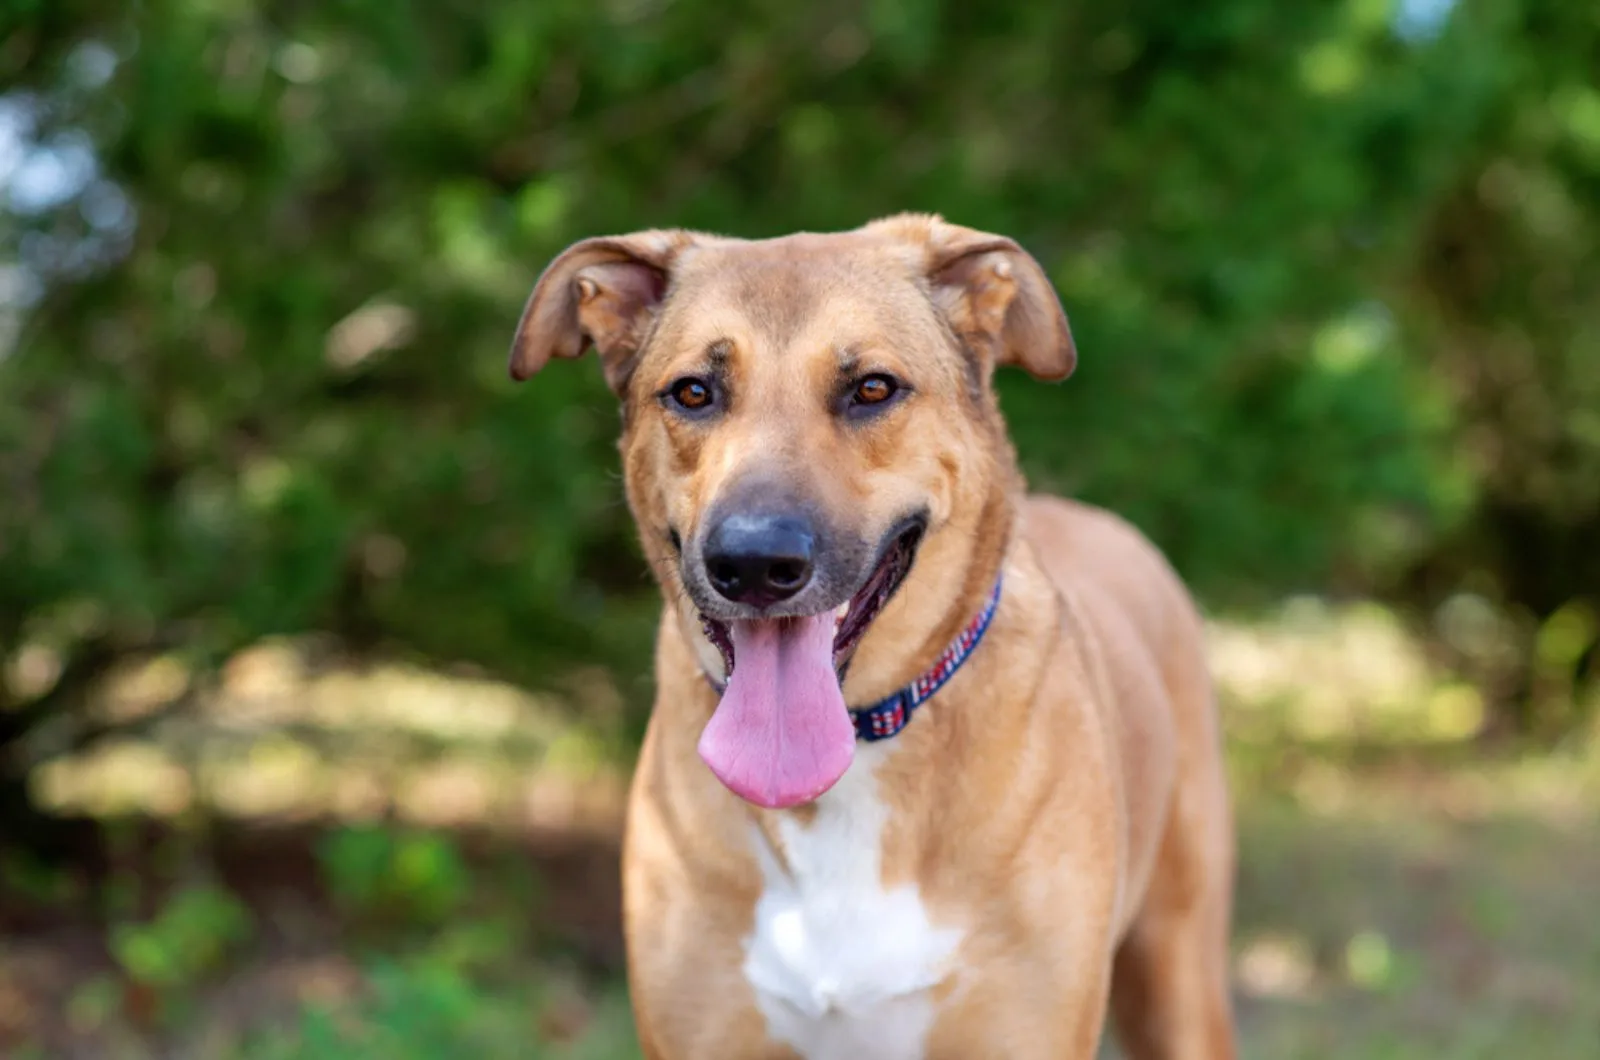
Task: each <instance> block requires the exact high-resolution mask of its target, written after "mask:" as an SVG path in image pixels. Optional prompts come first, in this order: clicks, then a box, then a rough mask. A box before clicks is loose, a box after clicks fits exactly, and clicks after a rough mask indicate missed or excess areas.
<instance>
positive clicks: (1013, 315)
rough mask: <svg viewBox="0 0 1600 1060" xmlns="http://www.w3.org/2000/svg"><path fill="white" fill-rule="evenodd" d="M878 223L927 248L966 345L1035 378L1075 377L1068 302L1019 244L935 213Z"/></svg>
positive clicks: (932, 279)
mask: <svg viewBox="0 0 1600 1060" xmlns="http://www.w3.org/2000/svg"><path fill="white" fill-rule="evenodd" d="M877 225H879V226H883V227H884V228H885V229H886V230H888V231H890V232H892V233H894V234H896V235H898V236H899V237H900V238H902V239H910V240H912V241H914V242H918V243H921V244H922V245H923V247H924V248H925V254H926V258H925V267H926V269H927V277H928V282H929V283H930V284H931V285H932V287H933V292H934V296H935V298H936V299H937V300H938V302H939V305H940V308H942V309H943V310H944V313H945V316H946V317H947V318H948V319H949V321H950V326H951V327H952V328H954V329H955V332H956V334H957V335H959V336H960V337H961V339H962V341H964V342H966V343H967V344H968V345H969V346H971V347H973V348H975V349H978V350H987V351H988V352H989V354H990V356H991V357H992V359H993V363H994V364H996V365H1017V366H1018V367H1020V368H1024V369H1026V370H1027V371H1028V372H1029V373H1030V374H1031V375H1033V376H1034V378H1036V379H1044V380H1049V381H1055V380H1060V379H1065V378H1066V377H1067V376H1069V375H1071V374H1072V370H1073V368H1075V367H1076V366H1077V363H1078V352H1077V348H1076V347H1075V346H1074V345H1073V343H1072V330H1071V328H1069V327H1068V326H1067V315H1066V313H1065V312H1064V311H1063V310H1062V308H1061V299H1060V297H1059V296H1057V294H1056V290H1055V287H1054V286H1052V285H1051V283H1050V278H1049V277H1048V276H1046V275H1045V272H1044V269H1043V268H1042V267H1040V265H1039V263H1038V261H1036V260H1034V257H1033V255H1031V254H1029V253H1028V252H1027V251H1025V250H1023V249H1022V247H1020V246H1018V245H1017V243H1016V241H1015V240H1012V239H1007V238H1006V237H1005V236H997V235H991V234H989V233H987V232H979V231H977V230H975V229H972V228H963V227H961V226H960V225H953V224H949V223H947V222H946V221H945V220H944V219H943V218H941V217H938V216H934V215H928V214H902V215H900V216H898V217H891V218H887V219H885V220H883V221H879V222H877Z"/></svg>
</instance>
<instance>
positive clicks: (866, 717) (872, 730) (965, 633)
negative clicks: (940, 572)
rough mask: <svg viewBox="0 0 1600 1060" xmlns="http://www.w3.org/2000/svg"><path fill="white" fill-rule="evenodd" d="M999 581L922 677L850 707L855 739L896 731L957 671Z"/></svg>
mask: <svg viewBox="0 0 1600 1060" xmlns="http://www.w3.org/2000/svg"><path fill="white" fill-rule="evenodd" d="M1000 583H1001V579H999V578H996V579H995V582H994V590H993V591H992V592H991V593H990V594H989V599H988V601H987V602H986V603H985V604H984V605H983V610H982V611H980V612H978V617H977V618H974V619H973V620H972V621H971V622H969V623H968V624H967V627H966V628H965V629H963V630H962V631H961V632H960V634H958V635H957V636H956V639H955V640H953V641H951V642H950V645H949V647H947V648H945V650H944V651H943V652H942V653H941V654H940V656H939V658H938V660H937V661H936V662H935V663H934V664H933V666H932V667H930V668H929V669H928V670H927V671H926V672H924V673H923V675H922V676H921V677H918V678H917V679H916V680H915V681H912V682H911V683H910V684H909V685H906V686H905V687H904V688H902V689H900V691H898V692H896V693H895V694H894V695H892V696H889V697H887V698H886V699H880V700H879V701H878V702H876V703H874V704H873V705H872V706H870V707H861V708H859V709H852V710H851V711H850V720H851V721H852V722H854V723H855V727H856V739H858V740H863V741H865V742H867V743H874V742H876V741H878V740H887V739H889V738H890V737H891V736H895V735H897V734H898V733H899V732H900V730H901V729H903V728H905V727H906V725H907V724H908V723H909V722H910V721H911V715H912V712H913V711H915V710H916V709H917V708H918V707H919V706H921V705H922V704H924V703H926V702H927V701H928V700H929V699H931V698H932V697H933V694H934V693H935V692H937V691H939V689H941V688H943V687H944V686H945V683H946V682H947V681H949V680H950V678H952V677H954V676H955V675H956V671H957V670H959V669H961V666H962V664H963V663H965V662H966V661H967V660H968V659H969V658H971V657H972V653H973V652H974V651H976V650H977V648H978V644H979V643H980V642H981V641H982V640H983V635H984V634H985V633H987V632H988V631H989V623H990V622H992V621H994V613H995V611H996V610H998V609H999V607H1000ZM706 680H707V681H708V682H710V684H711V687H712V688H713V689H714V690H716V691H717V692H718V693H719V694H720V693H721V692H722V690H723V686H722V685H719V684H718V683H717V682H716V681H714V680H712V678H711V676H710V675H709V674H708V675H706Z"/></svg>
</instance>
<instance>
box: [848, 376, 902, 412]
mask: <svg viewBox="0 0 1600 1060" xmlns="http://www.w3.org/2000/svg"><path fill="white" fill-rule="evenodd" d="M894 392H895V385H894V382H893V381H892V380H890V379H889V378H887V377H886V376H881V375H869V376H867V377H866V378H865V379H863V380H861V382H859V383H857V384H856V389H855V391H854V393H852V394H851V395H850V397H851V399H852V400H853V401H854V402H855V403H856V404H857V405H877V404H879V403H881V402H884V401H888V400H889V399H890V398H892V397H894Z"/></svg>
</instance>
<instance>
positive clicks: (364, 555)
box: [0, 0, 1600, 812]
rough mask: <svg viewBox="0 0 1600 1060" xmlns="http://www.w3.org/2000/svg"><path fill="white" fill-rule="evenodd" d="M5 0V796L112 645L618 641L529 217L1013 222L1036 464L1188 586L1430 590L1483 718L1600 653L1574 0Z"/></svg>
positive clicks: (476, 652)
mask: <svg viewBox="0 0 1600 1060" xmlns="http://www.w3.org/2000/svg"><path fill="white" fill-rule="evenodd" d="M4 12H5V13H4V16H3V21H0V84H3V85H4V86H5V89H4V92H3V94H0V124H3V126H4V128H5V129H6V130H7V132H6V137H7V143H8V144H9V146H7V147H6V151H7V152H9V153H8V154H6V155H5V156H4V158H5V161H4V163H3V165H4V168H3V169H0V173H3V174H4V175H5V176H4V189H5V190H4V198H3V199H0V240H3V243H0V246H3V247H4V248H5V249H4V252H3V253H0V280H3V287H0V324H3V325H4V326H5V331H6V333H5V335H4V348H3V351H0V356H3V358H4V359H3V362H0V387H3V392H4V395H5V400H4V402H3V404H0V490H3V493H0V649H3V651H4V653H5V655H6V656H7V657H8V658H9V660H10V669H9V674H10V677H9V679H8V681H7V683H6V684H5V685H4V686H3V687H0V768H3V769H4V771H5V780H6V784H7V791H8V792H9V794H8V798H9V799H10V804H11V812H21V811H20V809H19V807H24V806H25V804H26V796H25V794H24V793H23V790H22V787H21V785H22V783H23V780H24V778H25V777H26V775H27V773H28V771H29V770H30V769H32V768H33V767H34V765H35V764H36V763H37V762H38V761H39V760H41V759H42V758H47V757H49V756H51V755H53V754H57V753H60V752H61V751H62V750H64V749H69V748H72V747H75V746H80V745H81V744H83V743H85V742H87V741H90V740H93V739H95V738H97V737H98V736H99V735H101V734H102V733H103V731H104V726H103V725H100V724H98V723H96V722H95V721H94V720H93V719H92V718H91V717H90V715H89V712H87V711H85V710H84V709H83V705H84V703H85V702H87V700H88V698H90V697H91V696H92V693H93V690H94V689H95V688H96V687H97V685H98V682H99V681H101V680H102V679H103V678H104V677H105V676H106V674H108V673H109V672H110V671H111V669H112V668H113V667H114V666H115V665H117V663H118V662H119V661H121V660H125V659H127V658H129V657H138V656H143V655H149V654H154V653H159V652H169V651H176V652H178V653H180V654H181V655H182V657H183V658H184V659H185V660H186V661H187V662H188V663H189V664H190V665H191V667H192V669H191V671H190V672H191V674H192V675H193V676H192V679H191V680H189V681H188V682H187V683H186V684H184V685H183V689H182V692H181V693H180V694H179V695H178V696H177V698H176V701H175V702H176V705H177V706H178V707H179V708H181V706H182V705H183V703H184V701H185V697H186V696H193V695H194V694H197V690H198V689H201V688H203V687H204V685H205V682H206V680H207V679H208V678H207V675H208V674H209V673H210V672H211V671H212V668H213V667H214V665H215V664H216V663H218V662H219V661H220V660H222V659H223V658H225V657H227V656H228V655H229V654H230V653H231V652H233V651H235V650H236V649H238V648H239V647H241V646H243V645H246V644H249V643H251V642H254V641H256V640H258V639H260V638H262V637H264V636H267V635H273V634H307V633H317V634H322V635H325V636H326V637H327V638H328V639H329V640H330V642H331V643H333V644H336V645H337V646H339V647H340V648H341V649H344V650H350V651H356V652H380V651H381V652H383V653H387V654H400V655H404V656H409V657H412V658H415V659H418V660H421V661H424V662H435V663H450V664H455V663H470V664H473V665H475V666H477V667H480V668H483V669H485V670H488V671H490V672H492V673H495V674H498V675H502V676H506V677H509V678H512V679H514V680H516V681H519V682H523V683H528V684H541V683H549V682H553V681H556V680H558V679H559V678H560V676H561V675H562V674H563V673H565V672H567V671H568V670H570V669H571V667H572V666H574V665H577V664H588V663H599V664H603V665H606V666H609V667H612V668H614V669H616V670H617V672H619V673H622V674H624V675H625V676H626V675H635V676H636V675H641V674H642V673H643V670H644V661H645V658H646V654H645V646H646V645H647V643H648V638H649V635H650V631H651V628H652V625H651V623H652V614H653V610H654V607H655V604H654V599H653V591H652V589H651V588H650V585H649V583H648V581H647V579H646V577H645V574H644V571H643V567H642V564H641V563H640V561H639V559H638V556H637V552H636V548H635V544H634V541H633V536H632V535H633V531H632V528H631V526H630V524H629V521H628V518H627V515H626V512H625V510H624V508H623V506H622V503H621V494H620V486H619V483H618V481H617V477H616V471H615V455H614V447H613V438H614V432H615V427H616V418H615V412H614V409H613V407H612V404H611V401H610V400H609V398H608V396H607V394H606V393H605V391H604V388H603V386H602V384H601V382H600V376H599V372H598V369H597V367H596V366H595V365H594V364H581V365H577V366H561V367H558V368H557V369H555V370H552V371H550V372H548V373H546V374H545V375H543V376H541V377H540V378H539V379H538V380H537V381H536V382H535V383H533V384H532V385H529V386H527V387H525V388H522V389H516V388H514V387H513V386H512V385H511V384H510V383H509V382H508V380H507V379H506V375H505V369H504V361H505V353H506V347H507V343H508V340H509V338H510V334H511V330H512V327H513V325H514V323H515V320H516V316H517V313H518V310H519V308H520V303H521V300H522V299H523V298H524V297H525V296H526V294H527V292H528V290H529V288H530V286H531V284H532V282H533V279H534V277H535V276H536V275H537V273H538V270H539V269H540V268H541V267H542V266H543V264H544V263H545V262H546V261H547V260H548V259H549V258H550V257H551V256H552V255H553V254H555V253H556V252H557V251H559V249H560V248H561V247H562V246H564V245H565V244H566V243H568V242H569V241H571V240H573V239H577V238H580V237H583V236H586V235H590V234H596V233H604V232H617V231H625V230H629V229H632V228H637V227H644V226H660V225H686V226H693V227H700V228H707V229H713V230H718V231H724V232H730V233H735V234H739V235H745V236H766V235H773V234H777V233H781V232H785V231H789V230H792V229H796V228H813V229H817V228H832V227H842V226H852V225H855V224H858V223H860V222H862V221H865V220H867V219H869V218H871V217H873V216H876V215H879V214H883V213H887V212H891V211H896V210H901V209H925V210H936V211H939V212H942V213H943V214H945V215H946V216H948V217H949V218H951V219H953V220H956V221H958V222H960V223H963V224H967V225H972V226H975V227H979V228H987V229H991V230H996V231H1002V232H1006V233H1009V234H1012V235H1014V236H1016V237H1017V238H1018V239H1020V240H1021V241H1022V242H1023V243H1024V244H1025V245H1026V246H1027V247H1028V248H1029V249H1031V250H1032V251H1033V252H1034V253H1035V254H1036V255H1037V256H1038V257H1039V258H1040V260H1041V261H1042V262H1043V263H1044V265H1045V267H1046V269H1047V270H1048V271H1049V273H1050V275H1051V276H1052V277H1053V278H1054V280H1055V282H1056V284H1057V286H1058V288H1059V290H1060V292H1061V295H1062V297H1063V299H1064V301H1065V304H1066V306H1067V308H1068V312H1069V315H1070V317H1071V319H1072V322H1073V325H1074V329H1075V332H1076V335H1077V339H1078V343H1079V347H1080V351H1081V365H1082V367H1081V370H1080V372H1079V373H1078V375H1077V376H1076V377H1075V378H1074V379H1073V380H1072V381H1070V382H1069V383H1068V384H1066V385H1065V386H1062V387H1060V388H1049V387H1042V386H1039V385H1037V384H1034V383H1032V382H1029V381H1027V380H1021V379H1007V380H1005V381H1004V382H1003V384H1002V388H1003V391H1004V402H1005V405H1006V409H1007V411H1008V413H1009V415H1010V419H1011V423H1012V425H1013V429H1014V433H1015V435H1016V438H1017V441H1018V443H1019V446H1020V449H1021V451H1022V454H1023V457H1024V461H1025V463H1026V465H1027V468H1028V470H1029V471H1030V473H1031V474H1032V477H1033V480H1034V482H1035V483H1036V484H1038V485H1039V486H1041V487H1048V488H1054V489H1060V490H1065V491H1069V492H1072V493H1075V494H1078V495H1080V496H1083V497H1085V498H1088V499H1091V500H1095V501H1099V502H1103V503H1106V504H1109V505H1112V506H1114V507H1116V508H1118V509H1119V510H1121V511H1123V512H1125V513H1126V514H1128V515H1129V516H1130V517H1131V518H1133V519H1134V520H1135V521H1136V522H1137V523H1139V524H1140V525H1141V526H1143V527H1144V528H1145V529H1146V530H1148V531H1149V532H1150V533H1151V534H1152V535H1153V536H1154V537H1155V538H1156V539H1157V540H1158V541H1159V542H1160V543H1161V544H1162V545H1163V546H1164V547H1165V548H1166V549H1167V550H1168V551H1169V553H1170V554H1171V555H1172V556H1173V558H1174V559H1175V561H1176V563H1177V564H1178V566H1179V567H1180V568H1181V570H1182V572H1183V573H1184V574H1185V575H1186V576H1187V577H1188V578H1189V579H1191V581H1192V582H1193V584H1194V585H1195V586H1196V587H1197V589H1198V590H1199V591H1200V593H1201V594H1202V596H1203V598H1204V600H1205V602H1206V603H1207V605H1208V606H1210V607H1212V608H1214V609H1221V608H1230V607H1248V606H1253V605H1255V604H1257V603H1260V602H1263V601H1267V600H1271V599H1274V598H1276V597H1279V596H1281V595H1283V594H1286V593H1291V592H1302V591H1313V592H1331V593H1335V594H1360V595H1375V596H1379V597H1387V598H1389V599H1391V600H1396V601H1400V602H1403V603H1408V604H1413V605H1416V611H1415V614H1416V615H1417V616H1418V620H1419V622H1422V623H1427V622H1431V621H1433V616H1434V614H1435V612H1434V608H1436V607H1437V606H1438V605H1441V604H1443V603H1445V602H1447V601H1454V606H1455V610H1454V611H1448V609H1447V612H1440V614H1443V615H1444V618H1442V619H1440V620H1439V624H1438V626H1437V627H1436V629H1437V633H1438V641H1439V645H1440V649H1441V651H1444V652H1447V653H1450V654H1451V657H1452V658H1453V659H1455V661H1456V662H1457V663H1458V664H1459V665H1461V666H1462V667H1464V668H1466V669H1467V670H1468V671H1469V672H1471V673H1473V674H1474V676H1475V678H1476V679H1477V680H1479V681H1480V683H1481V684H1482V685H1483V687H1485V688H1486V689H1489V690H1490V692H1491V694H1492V697H1493V702H1494V704H1495V705H1496V706H1497V707H1498V708H1499V709H1500V711H1501V717H1503V718H1504V719H1507V720H1508V721H1509V722H1510V723H1512V724H1515V725H1520V726H1522V727H1525V728H1526V727H1533V726H1537V725H1544V726H1546V727H1548V728H1550V729H1552V730H1553V731H1560V730H1561V729H1562V728H1563V727H1564V726H1566V725H1570V723H1571V720H1572V715H1573V710H1574V708H1573V707H1572V706H1571V704H1573V703H1576V702H1577V701H1578V700H1577V691H1576V690H1577V689H1579V688H1580V687H1581V686H1582V683H1583V682H1584V681H1585V680H1589V679H1592V677H1593V674H1594V662H1593V658H1594V655H1595V648H1594V645H1595V641H1596V621H1595V601H1596V596H1597V592H1600V547H1596V542H1597V541H1600V355H1597V347H1600V299H1596V298H1595V293H1596V291H1597V290H1600V286H1597V284H1596V279H1597V275H1600V268H1597V251H1596V246H1597V241H1596V234H1597V233H1596V223H1597V216H1600V90H1597V87H1596V81H1595V72H1596V70H1600V19H1597V18H1596V16H1595V13H1594V11H1593V9H1592V7H1591V6H1590V5H1585V4H1578V3H1565V2H1561V0H1463V2H1462V3H1461V4H1459V5H1457V6H1455V7H1454V8H1453V9H1452V7H1451V6H1450V5H1449V4H1448V3H1439V4H1433V5H1428V4H1423V3H1406V4H1402V5H1400V6H1398V7H1397V6H1396V5H1394V4H1391V3H1389V2H1387V0H1348V2H1345V3H1340V4H1311V3H1283V2H1280V0H1205V2H1197V3H1193V4H1189V5H1172V4H1163V3H1154V2H1149V0H1139V2H1134V3H1131V4H1125V5H1113V6H1106V5H1097V4H1089V3H1079V2H1068V3H1043V2H1030V0H993V2H990V3H985V4H955V3H945V2H940V0H872V2H870V3H867V4H862V5H856V4H842V3H836V2H830V0H824V2H820V3H815V4H792V3H777V2H773V0H747V2H743V3H732V4H730V3H728V2H725V0H716V2H713V0H610V2H605V3H598V4H597V3H577V2H570V0H494V2H486V3H482V4H476V5H446V4H421V3H410V2H396V0H329V2H323V3H303V2H292V0H278V2H248V0H236V2H212V0H207V2H201V0H144V2H141V3H135V4H127V3H111V2H98V0H49V2H45V0H10V2H9V3H8V4H7V5H5V8H4ZM1463 594H1465V595H1463ZM1462 600H1466V601H1467V602H1468V604H1473V605H1474V606H1477V607H1478V610H1473V608H1472V607H1471V606H1467V605H1464V604H1461V601H1462ZM1479 605H1481V606H1479ZM1463 608H1464V609H1463ZM1480 613H1482V614H1488V615H1490V616H1492V618H1491V619H1488V620H1485V621H1489V622H1490V623H1491V624H1490V625H1489V626H1488V627H1485V626H1484V624H1483V622H1481V621H1477V620H1476V619H1472V616H1473V615H1479V614H1480ZM1452 615H1453V616H1455V618H1451V616H1452ZM1463 615H1464V616H1466V617H1465V618H1463V617H1462V616H1463ZM1552 621H1558V627H1556V629H1555V633H1553V634H1552V633H1551V632H1550V630H1551V628H1552V627H1551V626H1550V623H1551V622H1552ZM1475 623H1476V624H1475ZM1484 628H1489V629H1491V630H1492V631H1493V632H1492V635H1491V636H1489V637H1488V642H1489V643H1488V647H1487V648H1486V647H1485V637H1484V635H1483V634H1482V630H1483V629H1484ZM1541 631H1543V632H1542V633H1541ZM1541 638H1542V639H1541ZM1552 638H1553V639H1552ZM1541 645H1542V647H1541ZM629 687H630V688H631V689H633V691H634V692H635V693H637V692H639V691H640V688H641V686H640V684H639V682H638V681H637V680H634V681H632V683H631V684H630V685H629ZM1541 704H1542V705H1541ZM1551 704H1554V706H1551Z"/></svg>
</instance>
